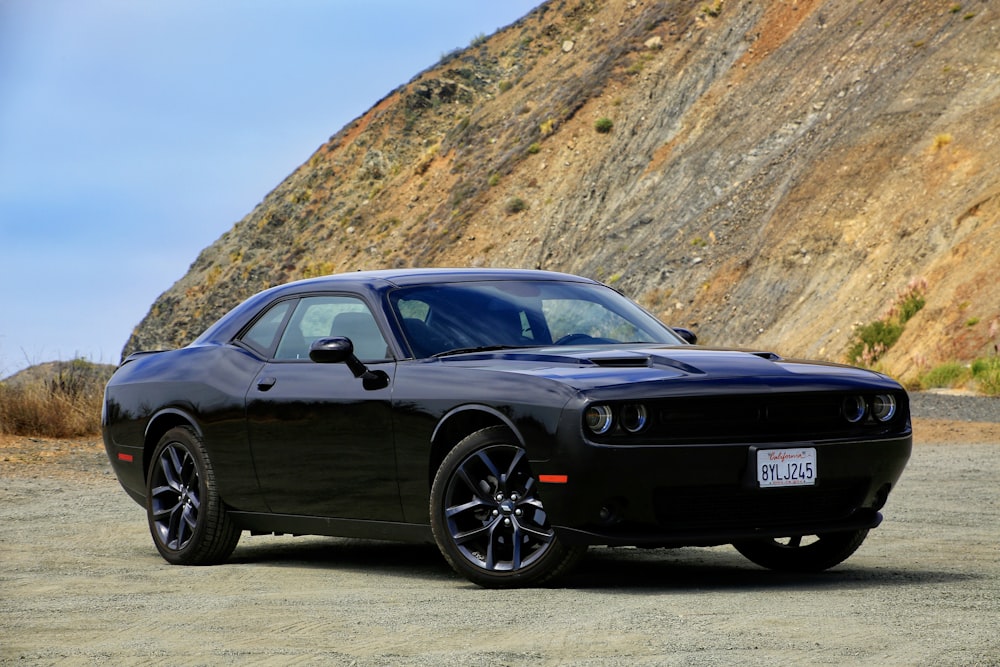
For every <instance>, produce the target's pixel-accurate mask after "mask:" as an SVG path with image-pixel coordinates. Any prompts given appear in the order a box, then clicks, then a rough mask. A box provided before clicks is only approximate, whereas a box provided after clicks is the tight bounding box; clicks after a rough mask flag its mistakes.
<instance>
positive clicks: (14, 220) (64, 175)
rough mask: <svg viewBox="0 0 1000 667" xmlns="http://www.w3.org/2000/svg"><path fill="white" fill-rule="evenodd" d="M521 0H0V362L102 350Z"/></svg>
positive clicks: (508, 19) (117, 348)
mask: <svg viewBox="0 0 1000 667" xmlns="http://www.w3.org/2000/svg"><path fill="white" fill-rule="evenodd" d="M538 4H539V0H502V1H499V2H498V1H495V0H494V1H492V2H490V1H487V0H420V1H419V2H418V1H415V0H408V1H404V0H375V1H372V0H366V1H365V2H357V1H354V2H349V1H340V0H338V1H334V0H328V1H325V2H323V1H320V0H292V1H290V2H279V1H278V0H268V1H265V0H213V1H212V2H203V1H194V0H144V1H142V2H136V1H134V0H88V1H87V2H81V1H80V0H0V378H3V377H6V376H7V375H10V374H12V373H14V372H16V371H17V370H20V369H21V368H23V367H25V366H28V365H30V364H34V363H40V362H44V361H52V360H56V359H72V358H75V357H85V358H87V359H90V360H92V361H98V362H105V363H117V362H118V358H119V354H120V352H121V349H122V347H123V346H124V345H125V342H126V340H127V339H128V336H129V334H130V333H131V331H132V329H133V327H134V326H135V325H136V324H138V323H139V321H140V320H141V319H142V317H143V316H144V315H145V314H146V312H147V311H148V310H149V307H150V306H151V305H152V303H153V301H154V300H155V299H156V297H157V296H159V295H160V294H161V293H162V292H163V291H165V290H166V289H167V288H169V287H170V286H171V285H172V284H173V283H174V282H175V281H176V280H178V279H179V278H180V277H181V276H183V275H184V273H186V272H187V269H188V267H189V266H190V264H191V262H193V261H194V259H195V257H197V255H198V253H199V252H200V251H201V250H202V248H204V247H206V246H208V245H210V244H211V243H212V242H213V241H215V240H216V239H217V238H218V237H219V236H221V235H222V234H223V233H224V232H225V231H226V230H228V229H229V228H230V227H232V226H233V224H234V223H236V222H237V221H238V220H240V219H241V218H242V217H243V216H244V215H246V214H247V213H248V212H250V211H251V210H252V209H253V207H254V206H255V205H256V204H257V203H258V202H260V201H261V199H263V197H264V196H265V195H266V194H267V193H268V192H269V191H270V190H271V189H272V188H274V187H275V186H276V185H278V183H280V182H281V181H282V180H283V179H284V178H285V177H286V176H287V175H288V174H290V173H291V172H292V171H293V170H294V169H295V168H296V167H298V166H299V165H300V164H302V163H303V162H305V161H306V159H308V157H309V156H310V155H311V154H312V152H313V151H314V150H316V148H318V147H319V146H320V145H321V144H323V143H324V142H325V141H326V140H327V139H328V138H329V137H330V136H332V135H333V134H336V132H337V131H339V130H340V129H341V128H342V127H343V126H344V125H346V124H347V123H349V122H350V121H351V120H353V119H354V118H356V117H358V116H359V115H361V114H362V113H364V112H365V111H367V110H368V109H369V108H370V107H371V106H372V105H373V104H374V103H375V102H377V101H378V100H379V99H381V98H382V97H383V96H385V95H386V94H387V93H389V92H390V91H391V90H393V89H394V88H396V87H397V86H399V85H401V84H403V83H406V82H407V81H409V80H410V79H411V78H413V76H415V75H416V74H417V73H419V72H420V71H422V70H423V69H426V68H427V67H430V66H432V65H433V64H435V63H436V62H437V61H438V60H439V59H440V58H441V56H442V55H444V54H446V53H448V52H450V51H452V50H453V49H455V48H460V47H466V46H468V45H469V43H470V42H471V41H472V40H473V39H474V38H475V37H477V36H479V35H483V34H485V35H489V34H492V33H493V32H495V31H496V30H497V29H498V28H501V27H504V26H506V25H508V24H510V23H512V22H513V21H516V20H517V19H518V18H520V17H522V16H524V15H525V14H527V13H528V12H529V11H530V10H531V9H532V8H533V7H534V6H536V5H538Z"/></svg>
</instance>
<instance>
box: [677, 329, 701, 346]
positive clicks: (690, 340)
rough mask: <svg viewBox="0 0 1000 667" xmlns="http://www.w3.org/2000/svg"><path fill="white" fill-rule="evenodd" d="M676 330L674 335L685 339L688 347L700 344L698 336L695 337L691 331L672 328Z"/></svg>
mask: <svg viewBox="0 0 1000 667" xmlns="http://www.w3.org/2000/svg"><path fill="white" fill-rule="evenodd" d="M670 328H671V329H673V330H674V333H675V334H677V335H678V336H680V337H681V338H683V339H684V342H685V343H687V344H688V345H694V344H695V343H697V342H698V336H697V335H695V333H694V332H693V331H691V330H690V329H683V328H681V327H670Z"/></svg>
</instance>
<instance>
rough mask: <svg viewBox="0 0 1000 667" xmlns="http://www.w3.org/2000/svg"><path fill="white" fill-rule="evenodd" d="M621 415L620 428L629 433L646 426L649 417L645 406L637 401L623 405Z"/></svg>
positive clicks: (636, 431)
mask: <svg viewBox="0 0 1000 667" xmlns="http://www.w3.org/2000/svg"><path fill="white" fill-rule="evenodd" d="M621 417H622V428H623V429H625V430H626V431H628V432H629V433H638V432H639V431H641V430H642V429H644V428H646V422H647V421H648V419H649V417H648V413H647V412H646V406H645V405H642V404H639V403H636V404H633V405H626V406H625V407H623V408H622V415H621Z"/></svg>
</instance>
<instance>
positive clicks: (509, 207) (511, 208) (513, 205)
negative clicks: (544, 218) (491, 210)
mask: <svg viewBox="0 0 1000 667" xmlns="http://www.w3.org/2000/svg"><path fill="white" fill-rule="evenodd" d="M527 208H528V203H527V202H526V201H524V200H523V199H521V198H520V197H511V198H510V199H508V200H507V203H506V204H504V207H503V210H504V211H506V212H507V215H513V214H515V213H520V212H521V211H523V210H525V209H527Z"/></svg>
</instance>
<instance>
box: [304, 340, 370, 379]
mask: <svg viewBox="0 0 1000 667" xmlns="http://www.w3.org/2000/svg"><path fill="white" fill-rule="evenodd" d="M309 358H310V359H312V360H313V361H315V362H316V363H318V364H340V363H344V364H347V368H348V369H350V371H351V374H352V375H353V376H354V377H356V378H361V381H362V383H363V384H364V387H365V389H384V388H386V387H388V386H389V376H388V375H387V374H386V372H385V371H373V370H371V369H369V368H368V367H367V366H365V365H364V364H363V363H362V362H361V360H360V359H358V358H357V357H356V356H354V343H352V342H351V339H350V338H344V337H341V336H338V337H336V338H320V339H318V340H316V341H314V342H313V344H312V345H310V346H309Z"/></svg>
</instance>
